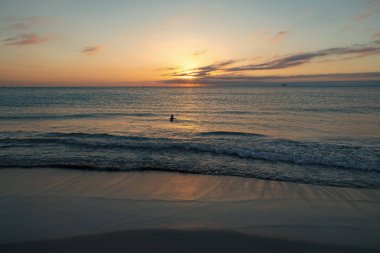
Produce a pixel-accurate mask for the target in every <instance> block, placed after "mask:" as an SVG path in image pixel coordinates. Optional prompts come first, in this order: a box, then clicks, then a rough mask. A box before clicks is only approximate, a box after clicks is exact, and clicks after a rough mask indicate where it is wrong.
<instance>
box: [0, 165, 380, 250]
mask: <svg viewBox="0 0 380 253" xmlns="http://www.w3.org/2000/svg"><path fill="white" fill-rule="evenodd" d="M379 210H380V191H378V190H367V189H354V188H338V187H326V186H313V185H305V184H294V183H285V182H276V181H266V180H257V179H249V178H239V177H227V176H205V175H191V174H180V173H164V172H130V173H123V172H112V173H110V172H89V171H73V170H56V169H41V170H40V169H35V170H26V169H9V170H8V169H4V170H1V171H0V221H1V226H0V243H1V249H2V252H23V251H25V249H28V252H51V251H54V252H68V251H70V252H79V251H81V252H83V251H84V250H89V251H90V250H91V251H92V252H102V251H103V252H104V251H106V249H107V248H108V247H109V249H110V250H111V249H112V252H125V251H126V250H127V249H130V252H151V251H155V252H194V251H196V252H210V251H213V250H214V251H220V252H234V251H235V249H239V252H244V250H245V251H247V252H252V250H253V249H255V247H257V248H256V249H261V250H267V251H268V252H284V248H286V249H287V250H289V252H305V249H306V252H321V251H328V252H366V251H368V252H372V251H373V252H375V251H379V250H380V243H379V242H380V212H379ZM236 247H237V248H236ZM239 247H240V248H239Z"/></svg>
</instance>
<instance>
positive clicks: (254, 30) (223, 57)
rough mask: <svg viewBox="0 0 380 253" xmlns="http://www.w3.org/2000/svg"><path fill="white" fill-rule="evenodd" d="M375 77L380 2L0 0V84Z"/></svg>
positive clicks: (379, 77) (379, 67) (379, 69)
mask: <svg viewBox="0 0 380 253" xmlns="http://www.w3.org/2000/svg"><path fill="white" fill-rule="evenodd" d="M371 80H372V81H373V80H374V81H380V0H318V1H305V0H281V1H278V0H276V1H275V0H219V1H216V0H208V1H205V0H203V1H197V0H192V1H190V0H189V1H181V0H173V1H169V0H160V1H158V0H151V1H148V0H139V1H137V0H136V1H128V0H108V1H107V0H103V1H100V0H0V85H2V86H8V85H9V86H13V85H14V86H20V85H21V86H46V85H47V86H50V85H51V86H66V85H67V86H85V85H90V86H92V85H95V86H97V85H101V86H107V85H108V86H119V85H121V86H123V85H131V86H136V85H137V86H140V85H153V86H156V85H158V86H160V85H165V86H167V85H174V86H176V85H185V86H192V85H239V84H242V85H250V84H257V83H282V82H331V81H371Z"/></svg>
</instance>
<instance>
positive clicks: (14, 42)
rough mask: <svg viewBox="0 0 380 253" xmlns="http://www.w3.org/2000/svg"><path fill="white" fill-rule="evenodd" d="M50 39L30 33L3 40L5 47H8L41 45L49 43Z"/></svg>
mask: <svg viewBox="0 0 380 253" xmlns="http://www.w3.org/2000/svg"><path fill="white" fill-rule="evenodd" d="M49 39H50V38H49V37H48V36H39V35H37V34H33V33H28V34H21V35H19V36H16V37H11V38H7V39H5V40H3V41H4V42H5V45H8V46H27V45H34V44H41V43H43V42H46V41H48V40H49Z"/></svg>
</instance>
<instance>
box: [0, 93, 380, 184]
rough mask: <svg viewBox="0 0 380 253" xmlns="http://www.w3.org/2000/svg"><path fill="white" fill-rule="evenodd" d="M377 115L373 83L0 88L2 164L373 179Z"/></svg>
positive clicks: (378, 176)
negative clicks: (369, 85) (348, 85)
mask: <svg viewBox="0 0 380 253" xmlns="http://www.w3.org/2000/svg"><path fill="white" fill-rule="evenodd" d="M172 113H173V114H174V116H175V117H176V118H177V119H176V120H175V121H174V122H173V123H170V121H169V116H170V114H172ZM379 115H380V88H343V87H340V88H312V87H304V88H293V87H278V88H275V87H272V88H1V89H0V123H1V125H0V162H1V163H0V164H1V165H0V166H1V167H2V168H16V167H23V168H45V167H46V168H50V167H55V168H70V169H88V170H105V171H107V170H109V171H115V170H117V171H119V170H121V171H132V170H133V171H139V170H164V171H178V172H185V173H201V174H213V175H235V176H242V177H254V178H262V179H272V180H282V181H289V182H301V183H310V184H319V185H336V186H349V187H364V188H380V116H379Z"/></svg>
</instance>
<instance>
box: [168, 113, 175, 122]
mask: <svg viewBox="0 0 380 253" xmlns="http://www.w3.org/2000/svg"><path fill="white" fill-rule="evenodd" d="M169 119H170V122H173V120H174V119H175V118H174V115H173V114H172V115H170V118H169Z"/></svg>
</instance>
